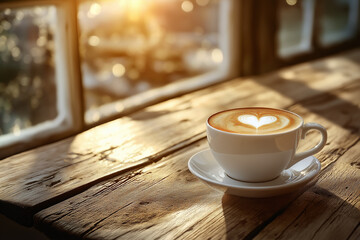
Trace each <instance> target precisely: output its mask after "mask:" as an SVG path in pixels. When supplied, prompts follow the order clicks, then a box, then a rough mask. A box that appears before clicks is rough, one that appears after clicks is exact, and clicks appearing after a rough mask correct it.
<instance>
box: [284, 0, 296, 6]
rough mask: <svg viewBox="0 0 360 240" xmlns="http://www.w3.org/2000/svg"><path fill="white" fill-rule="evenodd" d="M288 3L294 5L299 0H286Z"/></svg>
mask: <svg viewBox="0 0 360 240" xmlns="http://www.w3.org/2000/svg"><path fill="white" fill-rule="evenodd" d="M286 3H287V4H288V5H290V6H294V5H295V4H296V3H297V0H286Z"/></svg>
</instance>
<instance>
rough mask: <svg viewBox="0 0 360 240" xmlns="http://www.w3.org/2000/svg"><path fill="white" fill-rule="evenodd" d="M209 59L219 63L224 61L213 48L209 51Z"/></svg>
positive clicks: (219, 52) (218, 51) (217, 49)
mask: <svg viewBox="0 0 360 240" xmlns="http://www.w3.org/2000/svg"><path fill="white" fill-rule="evenodd" d="M211 58H212V60H213V61H214V62H216V63H221V62H222V61H223V59H224V56H223V53H222V51H221V50H220V49H219V48H215V49H213V50H212V51H211Z"/></svg>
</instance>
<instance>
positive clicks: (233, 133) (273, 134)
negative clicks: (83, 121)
mask: <svg viewBox="0 0 360 240" xmlns="http://www.w3.org/2000/svg"><path fill="white" fill-rule="evenodd" d="M249 108H251V109H254V108H261V109H271V110H281V111H284V112H287V113H290V114H293V115H295V116H297V117H298V118H299V119H300V120H301V123H300V124H299V126H297V127H296V128H293V129H290V130H287V131H284V132H279V133H265V134H243V133H235V132H227V131H223V130H220V129H217V128H215V127H213V126H211V125H210V123H209V119H210V118H211V117H212V116H214V115H215V114H218V113H222V112H226V111H232V110H238V109H249ZM206 125H207V126H208V127H209V128H211V129H212V130H215V131H218V132H221V133H225V134H230V135H235V136H244V137H265V136H276V135H282V134H287V133H290V132H294V131H297V130H298V129H299V128H301V127H302V126H303V125H304V119H303V118H302V117H301V116H300V115H299V114H297V113H294V112H291V111H288V110H285V109H281V108H270V107H238V108H229V109H225V110H222V111H218V112H216V113H213V114H211V115H210V116H209V117H208V118H207V120H206Z"/></svg>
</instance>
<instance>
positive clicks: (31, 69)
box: [0, 2, 81, 158]
mask: <svg viewBox="0 0 360 240" xmlns="http://www.w3.org/2000/svg"><path fill="white" fill-rule="evenodd" d="M72 13H74V12H72ZM70 16H71V7H70V4H68V3H66V4H65V3H64V4H63V3H58V5H45V4H43V5H35V6H34V5H31V4H30V3H27V2H26V3H24V5H23V6H20V4H16V5H15V4H14V5H12V4H11V3H7V4H0V74H1V78H0V158H2V157H4V156H9V155H11V154H14V153H17V152H20V151H22V150H25V149H27V148H30V147H34V146H37V145H39V144H44V143H46V142H48V141H50V140H55V139H59V138H60V137H61V136H65V135H66V134H69V133H71V132H74V131H75V130H77V129H78V128H79V126H80V124H81V122H80V121H79V120H78V115H76V108H78V105H79V101H78V100H77V99H78V93H77V94H76V89H77V88H76V87H75V85H76V81H77V80H78V79H76V77H77V76H76V69H77V68H78V65H77V63H76V62H74V57H73V56H71V54H70V53H73V52H75V51H76V46H75V44H74V43H72V42H71V39H73V37H74V33H75V31H74V29H73V26H74V22H75V23H76V20H75V19H74V18H73V20H72V21H73V23H72V24H71V17H70ZM73 16H74V15H73ZM74 49H75V50H74Z"/></svg>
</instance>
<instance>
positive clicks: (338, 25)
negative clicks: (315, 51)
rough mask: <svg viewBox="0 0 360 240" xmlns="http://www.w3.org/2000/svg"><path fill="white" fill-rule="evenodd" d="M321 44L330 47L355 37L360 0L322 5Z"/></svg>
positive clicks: (337, 1)
mask: <svg viewBox="0 0 360 240" xmlns="http://www.w3.org/2000/svg"><path fill="white" fill-rule="evenodd" d="M321 6H322V8H321V10H322V11H321V15H320V25H321V32H320V43H321V44H322V45H323V46H328V45H332V44H336V43H341V42H343V41H345V40H348V39H350V38H352V37H354V36H355V34H356V28H357V24H358V21H359V20H358V11H359V0H328V1H324V2H323V4H322V5H321Z"/></svg>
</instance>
